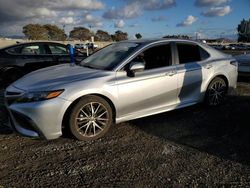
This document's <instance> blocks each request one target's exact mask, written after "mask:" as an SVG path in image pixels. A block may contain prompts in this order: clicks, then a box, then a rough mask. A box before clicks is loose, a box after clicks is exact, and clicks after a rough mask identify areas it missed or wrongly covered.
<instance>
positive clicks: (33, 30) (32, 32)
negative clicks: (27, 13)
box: [23, 24, 48, 40]
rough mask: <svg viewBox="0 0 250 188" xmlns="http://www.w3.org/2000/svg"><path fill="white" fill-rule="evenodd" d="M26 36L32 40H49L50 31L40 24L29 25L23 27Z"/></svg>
mask: <svg viewBox="0 0 250 188" xmlns="http://www.w3.org/2000/svg"><path fill="white" fill-rule="evenodd" d="M23 33H24V35H25V36H26V37H27V38H28V39H30V40H47V39H48V31H47V29H46V28H45V27H43V26H42V25H40V24H28V25H26V26H24V27H23Z"/></svg>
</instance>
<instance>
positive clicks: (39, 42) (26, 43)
mask: <svg viewBox="0 0 250 188" xmlns="http://www.w3.org/2000/svg"><path fill="white" fill-rule="evenodd" d="M32 44H59V45H63V46H66V45H65V44H62V43H60V42H50V41H35V42H20V43H17V44H12V45H9V46H5V47H3V48H1V50H2V49H7V48H12V47H17V46H22V45H32Z"/></svg>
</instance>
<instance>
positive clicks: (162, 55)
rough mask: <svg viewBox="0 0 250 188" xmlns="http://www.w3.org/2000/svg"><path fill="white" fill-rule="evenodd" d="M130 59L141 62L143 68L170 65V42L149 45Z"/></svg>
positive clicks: (148, 68)
mask: <svg viewBox="0 0 250 188" xmlns="http://www.w3.org/2000/svg"><path fill="white" fill-rule="evenodd" d="M132 61H133V62H135V61H136V62H143V63H144V64H145V70H150V69H155V68H161V67H166V66H170V65H171V64H172V55H171V46H170V44H164V45H158V46H154V47H151V48H149V49H147V50H145V51H143V52H142V53H140V54H139V55H138V56H137V57H135V58H134V59H133V60H132Z"/></svg>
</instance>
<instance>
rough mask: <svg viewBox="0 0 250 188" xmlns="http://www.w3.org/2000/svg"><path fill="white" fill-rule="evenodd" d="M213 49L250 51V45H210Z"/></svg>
mask: <svg viewBox="0 0 250 188" xmlns="http://www.w3.org/2000/svg"><path fill="white" fill-rule="evenodd" d="M210 46H211V47H213V48H215V49H217V50H250V45H247V44H242V43H235V44H228V45H224V44H210Z"/></svg>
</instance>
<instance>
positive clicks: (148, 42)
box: [121, 38, 204, 44]
mask: <svg viewBox="0 0 250 188" xmlns="http://www.w3.org/2000/svg"><path fill="white" fill-rule="evenodd" d="M127 42H132V43H140V44H150V43H157V42H192V43H195V44H204V43H201V42H199V41H195V40H190V39H176V38H160V39H159V38H156V39H155V38H153V39H135V40H126V41H121V43H127Z"/></svg>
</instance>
